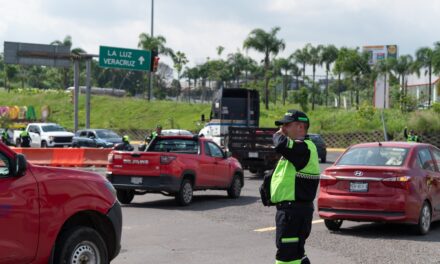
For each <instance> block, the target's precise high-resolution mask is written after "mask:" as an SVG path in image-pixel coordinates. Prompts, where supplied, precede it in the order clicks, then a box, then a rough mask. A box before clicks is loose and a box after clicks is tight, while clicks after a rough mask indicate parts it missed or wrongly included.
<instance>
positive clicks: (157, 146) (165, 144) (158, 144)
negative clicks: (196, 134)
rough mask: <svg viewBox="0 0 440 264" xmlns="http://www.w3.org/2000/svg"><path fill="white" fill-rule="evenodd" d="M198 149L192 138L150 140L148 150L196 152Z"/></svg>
mask: <svg viewBox="0 0 440 264" xmlns="http://www.w3.org/2000/svg"><path fill="white" fill-rule="evenodd" d="M198 149H199V144H198V142H197V141H195V140H192V139H159V140H155V141H153V142H152V146H151V147H149V149H148V151H156V152H176V153H186V154H197V153H198Z"/></svg>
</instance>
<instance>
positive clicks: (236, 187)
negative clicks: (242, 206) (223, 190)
mask: <svg viewBox="0 0 440 264" xmlns="http://www.w3.org/2000/svg"><path fill="white" fill-rule="evenodd" d="M240 194H241V180H240V178H239V177H238V176H234V179H233V180H232V183H231V186H230V187H229V189H228V196H229V198H233V199H236V198H238V197H240Z"/></svg>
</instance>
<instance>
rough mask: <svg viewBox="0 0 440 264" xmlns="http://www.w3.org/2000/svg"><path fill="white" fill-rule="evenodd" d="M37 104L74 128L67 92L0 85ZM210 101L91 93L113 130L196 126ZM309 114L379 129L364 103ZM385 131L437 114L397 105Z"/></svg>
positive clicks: (338, 128) (325, 124)
mask: <svg viewBox="0 0 440 264" xmlns="http://www.w3.org/2000/svg"><path fill="white" fill-rule="evenodd" d="M14 105H17V106H29V105H32V106H34V107H35V110H36V114H37V117H38V118H40V117H41V107H42V106H44V105H48V106H50V109H51V116H50V118H49V120H50V121H52V122H56V123H59V124H61V125H63V126H64V127H66V128H68V129H73V127H74V124H73V103H72V102H71V95H70V94H69V93H65V92H62V91H45V92H41V91H36V90H23V91H21V90H20V91H11V92H10V93H7V92H6V91H4V90H0V106H14ZM210 108H211V104H208V103H207V104H189V103H182V102H171V101H152V102H148V101H146V100H144V99H139V98H131V97H125V98H117V97H110V96H97V95H92V100H91V109H92V111H91V126H92V127H96V128H111V129H152V128H154V127H155V126H156V124H162V126H163V127H164V128H181V129H188V130H191V131H198V130H199V129H200V128H201V127H202V126H203V124H202V123H201V122H200V116H201V115H202V114H204V115H205V117H206V118H209V114H210V110H211V109H210ZM293 108H295V109H299V107H298V105H295V104H290V105H285V106H283V105H282V104H277V105H273V104H271V105H270V110H269V111H266V110H265V109H264V105H263V104H262V105H261V111H260V112H261V113H260V126H261V127H273V126H274V120H276V119H279V118H280V117H282V116H283V114H284V113H285V112H286V110H287V109H293ZM307 114H308V115H309V117H310V119H311V128H310V131H311V132H315V133H323V132H326V133H335V132H336V133H345V132H371V131H374V130H379V131H382V123H381V118H380V110H374V109H373V108H372V107H368V106H366V107H362V108H361V110H360V111H356V110H340V109H332V108H324V107H317V109H315V111H308V113H307ZM385 120H386V125H387V129H388V132H390V133H395V132H400V131H402V130H403V128H404V127H410V128H412V129H415V130H416V131H420V132H434V131H440V115H439V114H437V113H435V112H433V111H431V110H429V111H426V110H425V111H417V112H412V113H401V112H400V111H399V110H398V109H389V110H386V111H385ZM84 126H85V96H84V95H81V96H80V101H79V127H80V128H82V127H84Z"/></svg>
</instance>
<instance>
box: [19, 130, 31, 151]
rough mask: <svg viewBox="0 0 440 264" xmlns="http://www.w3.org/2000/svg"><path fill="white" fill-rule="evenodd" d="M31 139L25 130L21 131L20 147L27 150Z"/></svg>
mask: <svg viewBox="0 0 440 264" xmlns="http://www.w3.org/2000/svg"><path fill="white" fill-rule="evenodd" d="M31 141H32V139H31V137H30V136H29V132H27V131H26V130H23V131H21V133H20V147H22V148H29V147H30V146H31Z"/></svg>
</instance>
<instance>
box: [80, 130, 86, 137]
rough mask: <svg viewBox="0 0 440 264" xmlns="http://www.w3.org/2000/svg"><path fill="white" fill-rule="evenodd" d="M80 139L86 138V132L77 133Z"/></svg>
mask: <svg viewBox="0 0 440 264" xmlns="http://www.w3.org/2000/svg"><path fill="white" fill-rule="evenodd" d="M79 136H80V137H87V131H81V133H79Z"/></svg>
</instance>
